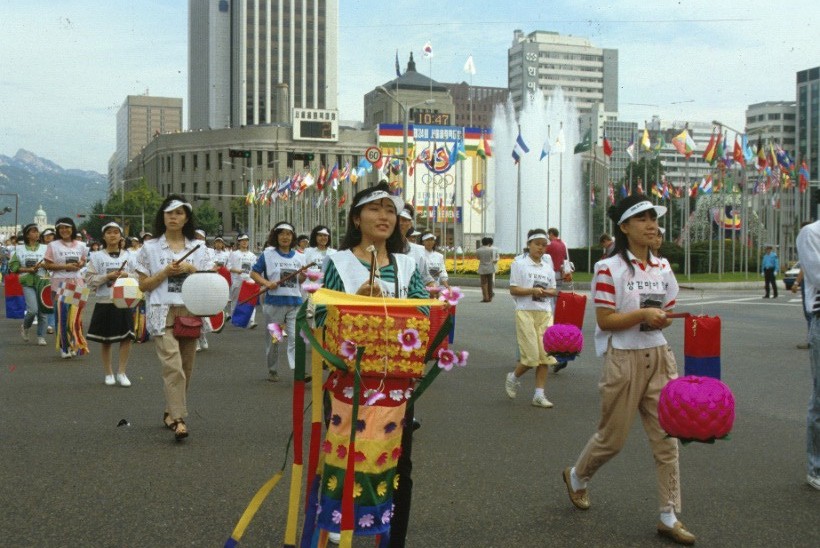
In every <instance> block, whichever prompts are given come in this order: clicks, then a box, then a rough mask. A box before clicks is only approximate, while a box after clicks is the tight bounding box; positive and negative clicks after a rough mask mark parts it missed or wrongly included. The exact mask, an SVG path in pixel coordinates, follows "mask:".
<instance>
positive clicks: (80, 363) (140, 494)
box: [0, 288, 820, 548]
mask: <svg viewBox="0 0 820 548" xmlns="http://www.w3.org/2000/svg"><path fill="white" fill-rule="evenodd" d="M465 291H466V294H467V296H466V298H465V300H464V301H463V302H462V304H461V305H460V306H459V316H458V321H457V339H456V344H455V345H454V346H455V348H456V349H465V350H468V351H469V352H470V356H471V357H470V363H469V365H468V366H467V368H466V369H458V370H453V371H451V372H449V373H445V374H442V375H440V376H439V378H438V380H437V381H436V383H435V384H434V385H433V386H432V387H431V389H430V390H429V391H428V392H427V393H426V394H425V395H424V397H423V398H421V400H420V401H419V403H418V405H417V413H418V415H419V416H420V417H421V420H422V423H423V426H422V428H421V430H419V431H418V432H417V433H416V442H415V447H414V462H415V467H414V480H415V490H414V498H413V511H412V520H411V526H410V535H409V539H408V546H410V547H434V548H437V547H536V546H583V545H586V546H664V545H671V544H670V543H669V542H667V541H665V540H663V539H660V538H658V537H657V535H656V533H655V525H656V521H657V512H656V506H657V503H656V495H655V477H654V466H653V462H652V456H651V452H650V450H649V447H648V444H647V443H646V440H645V436H644V434H643V431H642V429H641V426H640V421H638V422H636V424H635V425H634V432H633V434H632V435H631V437H630V439H629V440H628V441H627V444H626V447H625V448H624V450H623V451H622V452H621V454H620V455H619V456H618V457H616V458H615V459H613V460H612V461H611V462H609V463H608V464H607V465H606V466H604V467H603V468H602V469H601V471H600V472H599V473H598V475H596V477H595V478H594V479H593V481H592V482H591V484H590V498H591V501H592V508H591V509H590V510H589V511H587V512H581V511H578V510H576V509H575V508H574V507H573V506H572V505H571V504H570V502H569V500H568V498H567V496H566V492H565V489H564V486H563V482H562V480H561V477H560V474H561V470H562V469H563V468H564V467H565V466H568V465H571V464H572V463H573V462H574V459H575V458H576V456H577V455H578V453H579V452H580V450H581V449H582V447H583V446H584V444H585V442H586V440H587V438H588V437H589V436H590V435H591V434H592V433H593V431H594V429H595V426H596V424H597V420H598V416H599V405H600V402H599V398H598V393H597V382H598V377H599V374H600V367H601V363H602V362H601V359H599V358H596V357H595V355H594V350H593V348H592V345H591V337H592V332H593V314H592V309H591V307H589V306H588V310H587V317H586V325H585V335H586V336H587V340H588V347H587V348H586V349H585V351H584V353H583V354H582V355H581V356H580V357H579V358H578V359H577V360H575V362H573V363H572V364H571V365H570V367H569V368H567V369H565V370H564V371H562V372H561V373H559V374H557V375H550V379H549V381H548V385H547V396H548V397H549V399H550V400H551V401H552V402H553V403H554V404H555V407H554V408H553V409H551V410H546V409H538V408H535V407H532V406H530V399H531V394H532V386H533V385H532V382H533V379H532V377H529V378H525V379H524V382H523V383H522V389H521V391H520V393H519V396H518V398H517V399H516V400H510V399H508V398H507V396H506V394H505V393H504V389H503V381H504V375H505V373H506V372H507V371H509V370H511V368H512V367H513V365H514V353H515V341H514V331H513V310H512V302H511V300H510V298H509V297H508V296H507V295H506V294H505V293H503V292H502V293H501V294H499V296H498V298H497V299H496V300H495V301H494V302H493V303H490V304H480V303H478V301H479V300H480V293H479V292H478V290H477V289H473V288H467V289H466V290H465ZM760 294H761V291H723V292H721V291H714V290H709V291H703V292H702V291H687V292H684V293H683V294H682V295H681V297H680V299H679V303H680V304H679V307H678V310H679V311H683V310H686V311H690V312H696V313H707V314H713V315H714V314H718V315H720V316H721V318H722V320H723V334H722V336H723V346H722V359H723V380H724V381H725V382H726V383H727V384H728V385H729V386H730V387H731V388H732V390H733V392H734V394H735V397H736V400H737V408H736V409H737V419H736V422H735V428H734V431H733V433H732V439H731V440H728V441H720V442H717V443H715V444H714V445H704V444H690V445H687V446H685V447H682V449H681V475H682V484H683V506H684V511H683V513H682V514H681V516H680V517H681V518H682V520H683V521H684V523H686V524H687V526H688V527H689V528H690V530H692V531H693V532H694V533H695V534H696V535H698V545H699V546H719V547H724V546H812V547H813V546H820V519H818V518H819V517H820V492H817V491H815V490H813V489H811V488H810V487H809V486H808V485H807V484H806V482H805V477H806V472H805V469H806V468H805V460H806V457H805V420H806V404H807V400H808V395H809V391H810V376H809V368H808V354H807V352H806V351H805V350H798V349H796V347H795V345H796V344H797V343H800V342H803V341H804V339H805V330H806V326H805V322H804V319H803V316H802V314H801V312H800V308H799V302H798V301H797V300H796V299H793V298H792V296H791V295H790V294H788V293H786V292H782V293H781V297H780V298H779V299H777V300H773V299H772V300H763V299H760ZM18 329H19V322H18V321H11V320H5V319H3V321H0V406H1V407H0V409H2V411H0V477H2V481H0V545H2V546H10V547H27V546H31V547H51V546H66V547H74V546H84V547H85V546H134V547H142V546H152V547H153V546H169V547H175V546H221V545H223V544H224V542H225V540H226V539H227V538H228V536H229V535H230V533H231V531H232V530H233V527H234V526H235V524H236V522H237V520H238V519H239V517H240V515H241V514H242V511H243V510H244V508H245V506H246V505H247V504H248V502H249V501H250V499H251V497H252V496H253V494H254V493H255V492H256V490H257V489H258V488H259V487H260V486H261V485H262V484H263V483H264V482H265V481H266V480H267V479H268V478H269V477H270V476H271V475H272V474H273V473H275V472H276V471H277V470H278V469H279V468H280V466H281V464H282V462H283V459H284V450H285V446H286V443H287V439H288V434H289V432H290V422H291V416H290V415H291V413H290V400H291V389H292V383H291V382H289V381H287V380H285V381H283V382H280V383H277V384H272V383H268V382H267V381H266V369H265V366H264V361H263V348H264V346H263V345H264V343H263V339H264V337H265V335H264V333H263V332H262V330H261V329H257V330H253V331H246V330H238V329H235V328H232V327H230V326H228V327H227V328H226V329H225V331H223V333H221V334H218V335H212V336H211V345H210V349H209V350H207V351H204V352H202V353H200V354H198V356H197V364H196V370H195V374H194V378H193V380H192V385H191V390H190V393H189V409H190V412H191V416H190V417H189V420H188V425H189V428H190V430H191V437H190V438H188V440H186V441H185V442H184V443H175V442H174V441H173V435H172V434H171V433H170V432H169V431H167V430H165V429H164V428H163V427H162V424H161V416H162V410H163V396H162V385H161V379H160V376H159V365H158V361H157V359H156V356H155V353H154V348H153V345H152V344H150V343H149V344H144V345H139V346H137V347H135V349H134V352H133V354H132V359H131V365H130V367H129V376H130V378H131V380H132V382H133V386H132V387H131V388H121V387H107V386H105V385H104V384H103V373H102V367H101V365H100V364H99V362H98V360H99V352H98V348H97V347H96V345H94V343H92V354H91V355H89V356H85V357H82V358H78V359H73V360H61V359H59V357H58V355H57V353H56V352H55V351H54V349H53V348H52V347H51V346H49V347H46V348H43V347H37V346H35V345H33V344H31V343H30V344H25V343H23V341H22V340H21V339H20V337H19V333H18ZM667 337H668V339H669V341H670V343H671V344H672V346H673V348H675V350H676V355H677V357H678V361H679V362H680V364H681V368H682V367H683V365H682V364H683V329H682V323H678V324H676V325H675V326H673V327H672V328H670V329H669V330H668V331H667ZM51 341H53V339H51V338H49V342H51ZM121 419H126V420H127V421H128V422H129V424H130V426H120V427H118V426H117V424H118V423H119V422H120V420H121ZM287 489H288V480H287V477H286V479H285V480H283V482H282V483H281V484H280V485H279V486H278V487H277V488H276V489H275V490H274V491H273V493H272V494H271V495H270V497H269V498H268V499H267V500H266V501H265V503H264V504H263V506H262V508H261V510H260V511H259V513H258V514H257V516H256V518H255V519H254V521H253V522H251V524H250V526H249V527H248V529H247V532H246V533H245V536H244V538H243V541H242V543H241V545H242V546H249V547H259V546H281V545H282V539H283V535H284V526H285V512H286V499H287ZM356 545H357V546H363V545H365V543H363V542H357V543H356ZM367 545H368V546H372V543H367Z"/></svg>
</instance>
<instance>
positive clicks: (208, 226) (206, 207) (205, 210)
mask: <svg viewBox="0 0 820 548" xmlns="http://www.w3.org/2000/svg"><path fill="white" fill-rule="evenodd" d="M194 216H195V217H196V227H197V228H200V229H202V230H204V231H205V233H206V234H217V233H220V232H221V230H220V226H221V224H222V221H221V220H220V219H219V213H217V211H216V209H214V206H212V205H211V204H210V203H208V202H205V203H203V204H202V205H201V206H199V207H198V208H196V209H195V210H194Z"/></svg>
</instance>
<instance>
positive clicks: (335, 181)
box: [327, 164, 339, 190]
mask: <svg viewBox="0 0 820 548" xmlns="http://www.w3.org/2000/svg"><path fill="white" fill-rule="evenodd" d="M327 178H328V180H329V181H330V186H331V188H333V190H336V189H337V188H339V164H333V169H331V170H330V175H328V177H327Z"/></svg>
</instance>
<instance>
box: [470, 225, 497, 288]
mask: <svg viewBox="0 0 820 548" xmlns="http://www.w3.org/2000/svg"><path fill="white" fill-rule="evenodd" d="M475 254H476V257H477V258H478V275H479V276H480V277H481V297H482V298H481V302H482V303H488V302H490V301H492V300H493V297H494V296H495V291H494V286H495V271H496V267H497V265H498V249H497V248H496V247H495V246H493V239H492V238H490V237H489V236H485V237H484V238H482V239H481V247H479V248H478V249H476V252H475Z"/></svg>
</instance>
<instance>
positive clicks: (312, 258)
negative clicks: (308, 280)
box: [305, 247, 336, 273]
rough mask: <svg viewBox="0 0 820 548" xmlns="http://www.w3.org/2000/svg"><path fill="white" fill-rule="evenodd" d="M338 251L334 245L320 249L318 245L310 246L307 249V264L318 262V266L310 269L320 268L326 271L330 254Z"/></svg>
mask: <svg viewBox="0 0 820 548" xmlns="http://www.w3.org/2000/svg"><path fill="white" fill-rule="evenodd" d="M334 253H336V250H335V249H333V248H332V247H326V248H325V249H319V248H318V247H309V248H307V249H306V250H305V264H310V263H316V266H312V267H310V270H319V271H321V272H322V273H324V272H325V265H326V264H327V258H328V256H329V255H333V254H334Z"/></svg>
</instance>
